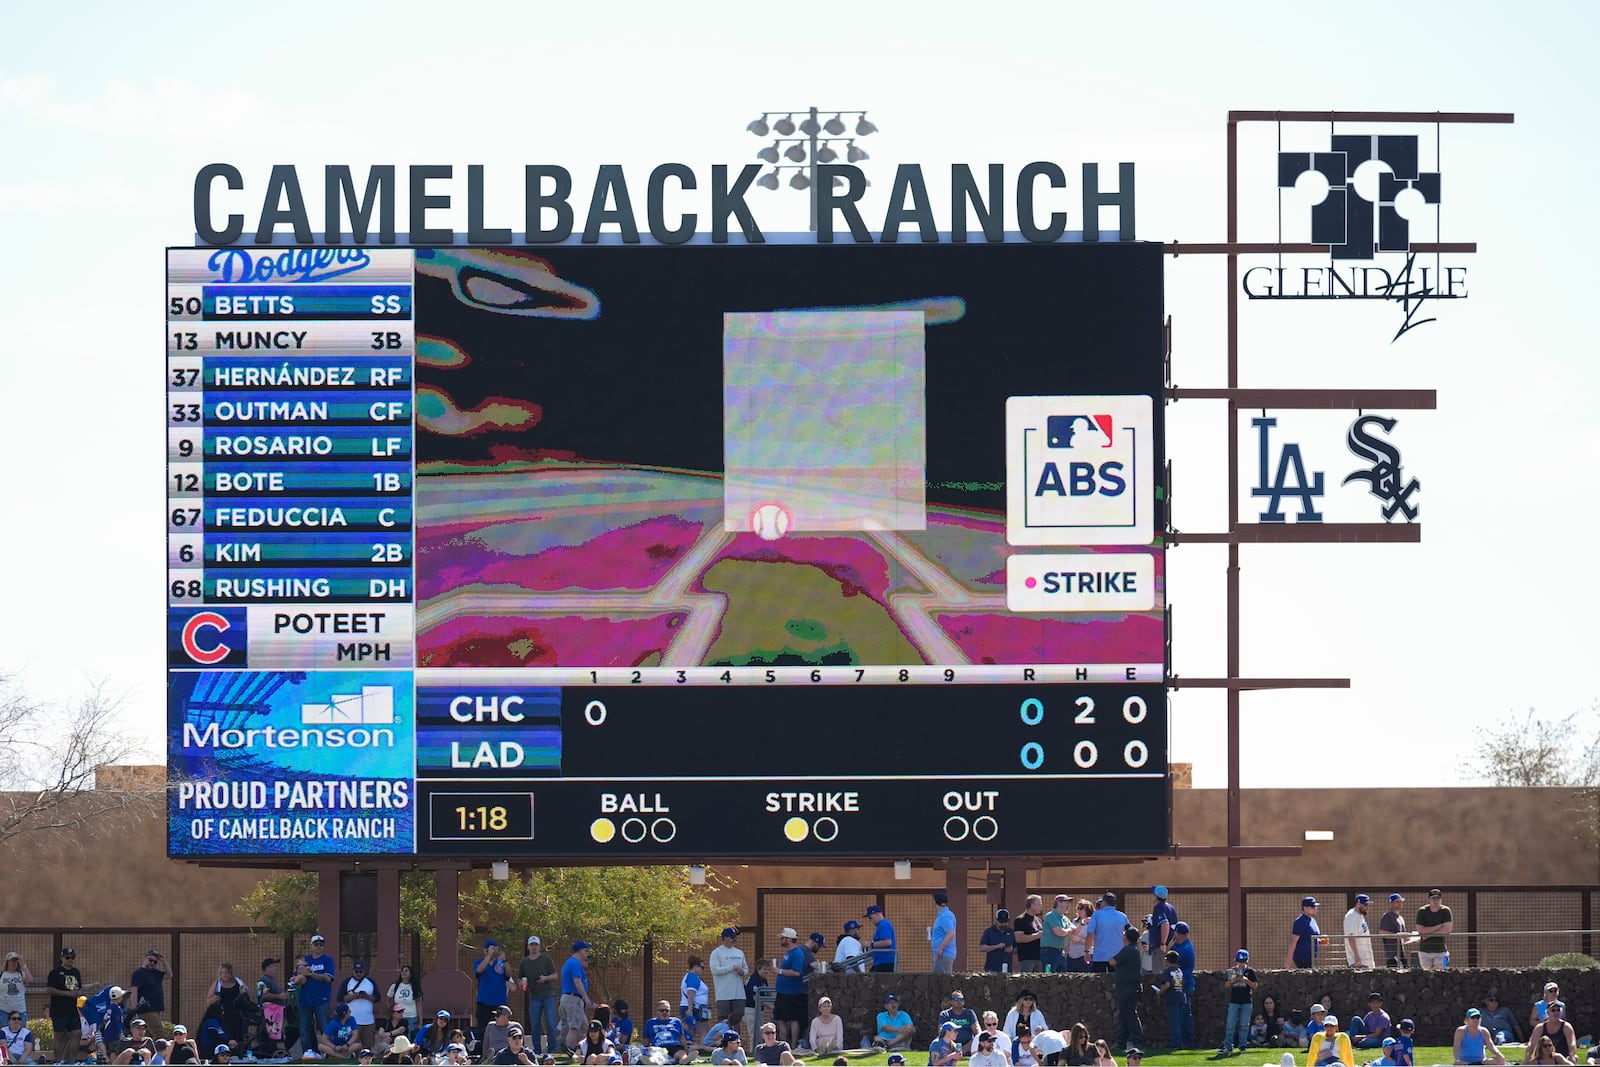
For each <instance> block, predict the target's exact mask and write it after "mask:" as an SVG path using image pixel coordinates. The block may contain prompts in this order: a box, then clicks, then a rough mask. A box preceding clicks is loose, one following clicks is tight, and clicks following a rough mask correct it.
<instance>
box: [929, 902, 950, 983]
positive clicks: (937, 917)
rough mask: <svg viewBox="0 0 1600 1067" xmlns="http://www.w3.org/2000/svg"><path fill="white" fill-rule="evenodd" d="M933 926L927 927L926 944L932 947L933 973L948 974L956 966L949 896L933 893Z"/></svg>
mask: <svg viewBox="0 0 1600 1067" xmlns="http://www.w3.org/2000/svg"><path fill="white" fill-rule="evenodd" d="M933 906H934V909H935V911H934V914H933V925H932V926H930V927H928V943H929V944H930V945H931V946H932V947H933V973H934V974H949V973H950V972H951V971H953V970H955V966H956V913H955V912H953V911H951V910H950V894H948V893H946V892H945V891H944V890H942V889H936V890H934V892H933Z"/></svg>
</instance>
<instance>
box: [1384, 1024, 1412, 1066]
mask: <svg viewBox="0 0 1600 1067" xmlns="http://www.w3.org/2000/svg"><path fill="white" fill-rule="evenodd" d="M1399 1031H1400V1032H1399V1033H1398V1034H1396V1035H1395V1039H1394V1048H1392V1049H1390V1050H1389V1052H1388V1053H1386V1055H1387V1056H1388V1057H1389V1058H1390V1059H1391V1060H1393V1061H1394V1062H1395V1064H1396V1065H1397V1067H1411V1065H1412V1064H1413V1063H1414V1062H1415V1060H1416V1055H1417V1046H1416V1040H1415V1039H1416V1033H1417V1024H1416V1023H1414V1022H1412V1021H1411V1020H1410V1019H1401V1020H1400V1026H1399Z"/></svg>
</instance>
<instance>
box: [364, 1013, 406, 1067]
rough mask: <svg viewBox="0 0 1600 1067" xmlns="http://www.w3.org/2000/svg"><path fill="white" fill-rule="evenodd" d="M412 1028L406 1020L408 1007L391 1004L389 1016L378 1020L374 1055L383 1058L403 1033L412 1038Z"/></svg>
mask: <svg viewBox="0 0 1600 1067" xmlns="http://www.w3.org/2000/svg"><path fill="white" fill-rule="evenodd" d="M412 1029H413V1027H412V1026H411V1025H410V1024H409V1023H407V1022H406V1009H405V1008H404V1007H403V1006H401V1005H399V1004H390V1005H389V1016H388V1018H386V1019H380V1020H379V1021H378V1025H377V1038H376V1039H375V1040H374V1041H373V1042H372V1052H373V1055H375V1056H377V1057H378V1058H379V1059H382V1058H383V1055H384V1053H386V1052H388V1051H389V1049H390V1048H391V1047H392V1046H393V1045H394V1039H395V1038H397V1037H400V1036H401V1035H402V1034H403V1035H404V1036H405V1037H406V1039H407V1040H410V1038H411V1032H412Z"/></svg>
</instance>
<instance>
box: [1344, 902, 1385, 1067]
mask: <svg viewBox="0 0 1600 1067" xmlns="http://www.w3.org/2000/svg"><path fill="white" fill-rule="evenodd" d="M1371 906H1372V898H1371V897H1369V896H1367V894H1365V893H1357V894H1356V899H1355V903H1353V904H1351V905H1350V910H1349V911H1347V912H1345V913H1344V961H1345V965H1346V966H1348V967H1351V968H1353V969H1355V970H1361V971H1369V970H1371V969H1372V936H1371V935H1372V926H1371V924H1370V923H1369V922H1368V921H1367V909H1368V908H1370V907H1371ZM1366 1047H1368V1048H1377V1047H1378V1045H1377V1044H1376V1043H1374V1044H1372V1045H1368V1046H1366Z"/></svg>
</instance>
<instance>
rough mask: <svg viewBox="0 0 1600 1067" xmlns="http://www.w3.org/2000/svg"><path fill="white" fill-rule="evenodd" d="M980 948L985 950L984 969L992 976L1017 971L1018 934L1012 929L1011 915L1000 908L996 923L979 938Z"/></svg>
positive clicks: (995, 916) (996, 911) (995, 919)
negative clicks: (1002, 972)
mask: <svg viewBox="0 0 1600 1067" xmlns="http://www.w3.org/2000/svg"><path fill="white" fill-rule="evenodd" d="M978 947H979V948H981V949H983V950H984V954H983V969H984V970H986V971H988V972H989V973H991V974H998V973H1000V972H1001V971H1014V970H1016V969H1017V934H1016V931H1015V930H1013V929H1011V913H1010V912H1009V911H1007V910H1006V909H1005V908H998V909H996V910H995V913H994V922H993V924H991V925H990V926H988V927H987V928H986V929H985V930H984V931H983V936H982V937H980V938H978Z"/></svg>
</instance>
